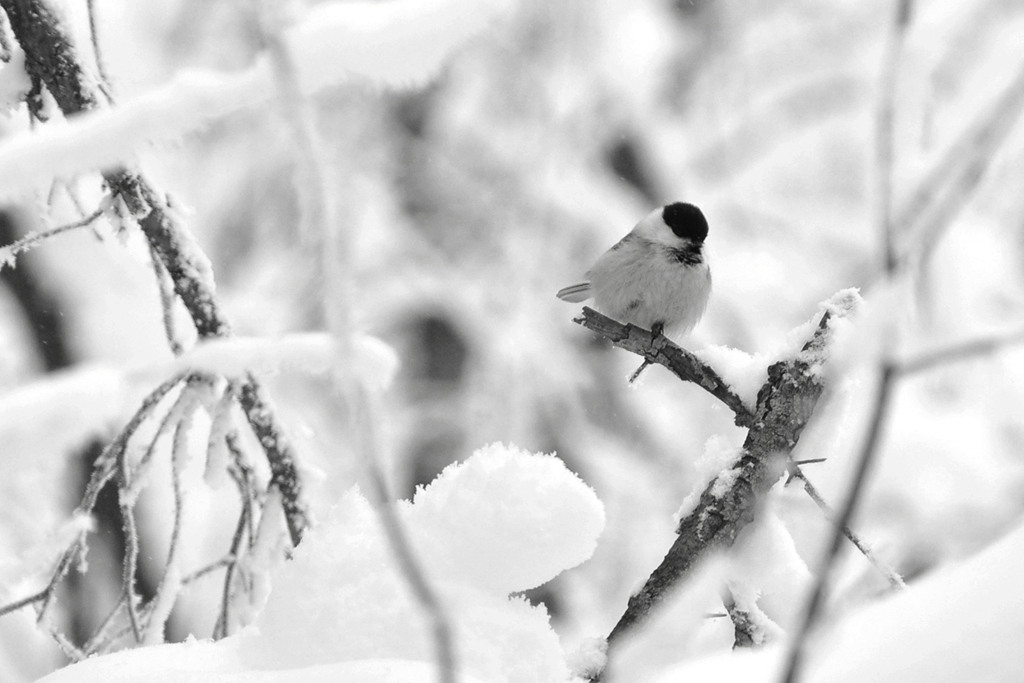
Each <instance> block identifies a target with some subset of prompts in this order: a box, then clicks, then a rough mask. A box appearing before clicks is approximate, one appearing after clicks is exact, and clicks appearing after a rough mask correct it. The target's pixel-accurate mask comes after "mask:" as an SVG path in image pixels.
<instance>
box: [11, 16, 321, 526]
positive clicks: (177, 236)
mask: <svg viewBox="0 0 1024 683" xmlns="http://www.w3.org/2000/svg"><path fill="white" fill-rule="evenodd" d="M0 7H2V8H3V10H4V11H5V12H6V14H7V17H8V18H9V19H10V22H11V28H12V30H13V32H14V35H15V38H16V39H17V40H18V42H19V44H20V45H21V47H22V49H23V50H24V52H25V59H26V61H25V68H26V71H27V72H28V74H29V76H30V77H32V78H33V79H34V80H35V81H37V82H40V83H43V84H45V86H46V88H47V89H48V90H49V91H50V93H51V94H52V95H53V98H54V100H55V101H56V102H57V105H58V106H59V107H60V109H61V111H62V112H63V113H64V115H65V116H66V117H67V116H71V115H74V114H80V113H83V112H89V111H96V110H98V109H100V108H102V106H103V103H104V102H105V100H106V98H105V97H104V96H103V93H102V92H101V91H100V89H99V87H98V86H97V82H96V79H95V78H91V77H90V75H89V74H88V73H87V69H85V68H84V67H83V62H82V60H81V58H80V55H79V54H78V52H77V51H76V50H75V47H74V43H73V41H72V40H71V39H70V38H69V36H67V35H66V34H65V28H64V26H63V25H62V24H61V22H60V21H59V20H58V18H57V17H56V16H55V15H54V13H53V11H51V9H50V8H49V7H48V6H47V4H46V3H45V2H42V0H0ZM104 179H105V180H106V183H107V185H108V186H109V187H110V189H111V191H112V192H113V194H114V195H115V196H116V197H118V198H120V199H121V200H123V201H124V203H125V205H126V206H127V207H128V209H129V211H130V212H131V214H132V216H133V217H134V218H136V219H137V220H138V221H139V226H140V228H141V229H142V232H143V234H144V235H145V237H146V240H147V241H148V243H149V245H150V248H151V249H152V250H153V252H155V254H156V255H157V256H158V257H159V260H160V261H161V262H162V264H163V267H164V268H165V269H166V270H167V272H168V273H169V274H170V278H171V281H172V283H173V287H174V292H175V293H176V294H177V295H178V297H179V298H180V299H181V301H182V303H183V304H184V305H185V308H186V309H187V310H188V312H189V314H190V316H191V317H192V321H193V323H194V324H195V327H196V331H197V332H198V334H199V337H200V338H201V339H207V338H211V337H224V336H228V335H230V333H231V327H230V325H229V323H228V321H227V318H226V317H225V316H224V314H223V311H222V310H221V308H220V306H219V303H218V299H217V297H216V294H215V289H214V282H213V277H212V273H211V269H210V265H209V261H208V260H207V258H206V255H205V254H204V253H203V251H202V249H200V247H199V245H198V244H197V243H196V240H195V238H194V237H193V236H192V234H191V232H190V231H189V230H188V228H187V226H186V225H185V224H184V222H183V221H182V220H181V219H180V218H179V217H178V215H177V213H176V212H175V211H174V210H173V208H172V207H171V206H170V205H169V203H168V202H167V201H166V199H164V198H163V197H162V195H161V193H160V192H158V191H157V190H156V189H155V188H154V187H153V186H152V185H151V184H150V183H149V181H148V180H147V179H146V178H145V177H144V176H143V175H142V174H140V173H137V172H134V171H129V170H126V169H120V170H110V171H107V172H106V173H105V174H104ZM240 403H241V405H242V408H243V410H244V411H245V414H246V417H247V418H248V420H249V423H250V425H251V426H252V429H253V432H254V433H255V434H256V437H257V439H258V440H259V442H260V445H261V446H262V447H263V450H264V452H265V454H266V457H267V460H268V461H269V462H270V467H271V471H272V472H273V478H272V480H271V486H274V487H276V488H278V489H279V490H280V491H281V493H282V495H283V497H284V511H285V514H286V516H287V522H288V530H289V534H290V536H291V540H292V543H293V544H296V545H297V544H298V543H299V541H300V540H301V539H302V534H303V532H304V531H305V529H306V527H307V526H308V524H309V521H308V515H307V513H306V510H305V503H304V502H303V501H302V500H301V498H300V493H301V484H300V481H299V474H298V470H297V468H296V464H295V453H294V450H293V447H292V445H291V441H290V440H289V439H288V437H287V436H286V435H285V432H284V429H283V426H282V425H281V424H280V422H279V420H278V418H277V416H276V415H275V413H274V412H273V411H272V410H271V408H270V406H269V402H268V398H267V396H266V394H265V392H264V391H263V390H262V389H261V387H260V386H259V385H258V384H256V382H255V380H254V379H252V378H249V379H248V381H247V382H246V383H244V384H243V386H242V387H241V392H240Z"/></svg>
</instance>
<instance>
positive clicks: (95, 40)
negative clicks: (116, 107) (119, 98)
mask: <svg viewBox="0 0 1024 683" xmlns="http://www.w3.org/2000/svg"><path fill="white" fill-rule="evenodd" d="M86 5H87V8H88V14H89V38H90V40H91V41H92V56H93V59H94V60H95V61H96V70H97V71H98V72H99V74H100V83H99V88H100V90H101V91H103V94H104V95H106V97H107V101H108V102H110V104H114V95H113V93H112V92H111V85H110V84H111V81H110V76H109V75H108V74H107V67H106V63H105V62H104V59H103V53H102V52H101V51H100V39H99V32H98V31H97V29H96V0H86Z"/></svg>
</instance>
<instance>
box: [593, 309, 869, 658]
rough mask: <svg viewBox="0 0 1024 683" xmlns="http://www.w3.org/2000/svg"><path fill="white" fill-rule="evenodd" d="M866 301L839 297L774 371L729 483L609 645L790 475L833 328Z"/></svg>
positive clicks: (711, 493)
mask: <svg viewBox="0 0 1024 683" xmlns="http://www.w3.org/2000/svg"><path fill="white" fill-rule="evenodd" d="M859 301H860V297H859V296H858V295H857V294H856V292H855V291H854V290H844V291H842V292H839V293H838V294H836V295H835V296H833V297H832V299H831V300H830V301H829V302H828V303H827V304H826V306H825V313H824V315H822V317H821V320H820V322H819V324H818V327H817V330H816V331H815V332H814V335H813V337H812V338H811V339H810V340H809V341H808V342H807V343H806V344H805V345H804V346H803V348H802V349H801V350H800V352H799V353H797V354H796V355H795V356H794V357H793V358H789V359H787V360H782V361H779V362H777V363H775V364H773V365H772V366H771V367H769V368H768V380H767V381H766V382H765V383H764V385H763V386H762V387H761V390H760V391H759V392H758V395H757V405H756V407H755V409H754V413H753V421H752V426H751V427H750V430H749V432H748V433H747V438H746V440H745V441H744V444H743V450H742V451H741V454H740V457H739V459H738V460H737V461H736V462H735V463H734V464H733V466H732V467H731V468H729V469H728V470H727V472H728V477H729V481H728V482H722V483H721V484H720V483H719V481H718V478H716V479H715V480H713V481H712V482H710V483H709V484H708V485H707V487H706V488H705V489H704V492H703V493H702V494H701V496H700V500H699V502H698V504H697V506H696V508H695V509H694V510H693V511H692V512H691V513H690V514H689V515H687V516H686V517H685V518H683V519H682V520H681V521H680V523H679V527H678V528H677V532H676V533H677V537H676V540H675V542H674V543H673V545H672V547H671V548H670V549H669V551H668V554H667V555H666V556H665V558H664V560H662V562H661V564H660V565H659V566H658V568H657V569H655V570H654V572H653V573H652V574H651V576H650V577H649V578H648V579H647V582H646V583H645V584H644V586H643V588H641V589H640V591H639V592H638V593H636V594H635V595H633V596H632V597H631V598H630V600H629V603H628V606H627V608H626V611H625V612H624V614H623V615H622V617H621V618H620V619H619V622H618V623H617V624H616V625H615V627H614V628H613V629H612V632H611V634H610V635H609V636H608V640H609V642H610V643H614V642H615V641H616V640H617V639H619V638H621V637H622V635H624V634H625V633H626V632H628V631H629V630H631V629H632V628H633V627H634V626H636V625H637V624H638V623H640V622H642V621H643V620H644V619H646V617H647V616H648V614H649V613H650V611H651V609H653V608H654V606H655V605H657V604H658V603H659V602H660V601H661V600H662V599H663V598H664V597H665V595H666V593H667V592H668V591H669V589H671V588H672V587H673V586H675V585H676V584H677V583H679V582H680V581H681V580H683V579H684V578H685V577H686V576H688V575H689V573H690V572H691V571H692V569H693V568H694V566H695V565H696V563H697V562H698V561H699V560H700V559H702V558H703V557H705V556H706V555H707V554H708V553H709V552H711V551H712V550H715V549H720V548H727V547H729V546H731V545H732V544H733V542H734V541H735V539H736V536H737V534H738V533H739V532H740V531H741V530H742V529H743V528H744V527H745V526H746V525H747V524H749V523H750V522H751V521H752V520H753V519H754V517H755V514H756V511H757V506H758V504H759V502H760V501H761V500H762V499H763V497H764V496H765V494H766V493H767V492H768V491H769V489H771V488H772V487H773V486H774V485H775V484H776V483H777V482H778V481H779V479H780V477H781V476H782V475H783V474H784V473H785V471H786V468H787V462H788V460H789V456H790V454H791V453H792V451H793V449H794V448H795V447H796V445H797V442H798V440H799V439H800V435H801V433H802V432H803V429H804V427H805V426H806V424H807V422H808V420H809V419H810V417H811V415H812V413H813V412H814V408H815V405H816V404H817V402H818V398H819V397H820V396H821V393H822V391H823V389H824V385H823V375H822V373H821V372H820V368H821V365H822V364H823V363H824V362H826V361H827V359H828V355H829V344H830V340H831V333H832V330H833V328H834V324H835V322H836V320H838V319H840V318H843V317H846V316H847V315H850V314H851V313H852V312H853V311H854V309H855V308H856V307H857V305H858V303H859ZM652 355H657V354H652ZM656 362H660V361H656ZM708 390H709V391H711V389H708ZM712 393H714V392H712ZM715 395H716V396H718V394H715ZM719 476H720V477H721V476H723V475H719Z"/></svg>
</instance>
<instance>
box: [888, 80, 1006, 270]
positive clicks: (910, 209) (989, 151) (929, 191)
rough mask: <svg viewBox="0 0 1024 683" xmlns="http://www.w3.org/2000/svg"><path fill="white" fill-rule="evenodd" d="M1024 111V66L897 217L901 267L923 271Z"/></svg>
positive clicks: (944, 157) (927, 177)
mask: <svg viewBox="0 0 1024 683" xmlns="http://www.w3.org/2000/svg"><path fill="white" fill-rule="evenodd" d="M1022 108H1024V66H1022V67H1021V68H1020V70H1019V71H1018V72H1017V75H1016V76H1015V77H1014V79H1013V81H1012V82H1011V83H1010V85H1009V86H1008V87H1007V89H1006V90H1005V91H1004V92H1003V93H1002V94H1001V95H1000V97H999V98H997V99H996V101H995V102H994V103H993V104H992V105H990V106H989V107H988V108H987V109H986V110H985V111H984V112H983V113H982V114H981V115H980V116H979V117H978V119H977V121H975V122H974V123H973V124H972V125H970V126H968V127H967V129H966V130H965V131H964V132H963V134H962V135H961V136H960V137H959V138H958V139H957V141H956V142H955V143H954V144H953V145H951V146H950V148H949V151H948V152H947V153H946V154H945V155H944V156H943V157H942V158H941V159H940V160H939V161H938V162H936V164H935V165H934V166H933V167H932V170H931V171H930V172H929V173H928V174H927V175H926V176H925V177H924V178H923V179H922V180H921V181H920V182H919V183H918V186H917V187H918V189H917V191H916V192H915V193H914V195H913V196H912V197H911V198H910V199H909V200H908V201H907V202H905V203H904V206H903V208H902V209H901V210H900V212H899V213H898V214H897V216H896V219H895V225H896V226H898V228H899V229H900V232H901V233H902V234H903V235H905V236H906V240H905V242H904V244H903V247H902V249H901V250H900V254H899V261H900V264H901V265H905V264H906V263H907V262H908V261H909V260H910V259H912V258H913V259H916V260H917V262H918V263H919V264H921V265H923V264H924V263H926V262H927V260H928V255H929V254H930V253H931V251H932V250H933V249H934V247H935V245H936V244H937V243H938V241H939V240H938V238H939V236H940V235H941V233H942V231H943V230H944V229H945V228H946V227H948V226H949V225H950V224H951V223H952V222H953V219H955V218H956V216H957V215H958V214H959V212H960V210H961V209H962V208H963V207H964V205H965V204H966V203H967V201H966V198H967V197H968V196H969V195H970V194H971V193H972V192H973V191H974V190H975V189H976V188H977V187H978V185H979V184H980V182H981V179H982V177H983V176H984V174H985V171H986V169H987V168H988V165H989V164H990V163H991V161H992V158H993V156H994V155H995V152H996V151H997V150H998V149H999V146H1000V145H1001V144H1002V142H1003V141H1004V140H1005V139H1006V137H1007V136H1008V135H1009V134H1010V132H1011V131H1012V130H1013V128H1014V125H1015V124H1016V122H1017V120H1018V118H1019V117H1020V114H1021V110H1022Z"/></svg>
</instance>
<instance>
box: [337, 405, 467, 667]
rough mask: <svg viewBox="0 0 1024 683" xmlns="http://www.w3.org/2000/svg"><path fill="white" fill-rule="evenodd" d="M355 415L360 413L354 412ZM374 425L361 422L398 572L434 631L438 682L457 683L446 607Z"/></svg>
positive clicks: (367, 418)
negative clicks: (398, 508)
mask: <svg viewBox="0 0 1024 683" xmlns="http://www.w3.org/2000/svg"><path fill="white" fill-rule="evenodd" d="M353 393H362V394H363V395H362V396H360V397H358V398H359V399H360V403H359V405H360V406H362V407H363V409H364V410H366V409H367V408H369V402H370V401H371V400H372V399H371V397H370V396H369V395H368V392H366V391H365V390H363V391H361V392H353ZM371 409H372V408H371ZM353 412H360V411H358V410H353ZM372 423H373V418H372V417H370V416H364V417H363V419H362V420H359V426H361V427H362V430H361V431H362V433H363V449H364V451H365V452H366V460H367V465H368V469H369V474H370V483H371V484H372V486H373V489H374V494H375V495H374V498H375V499H376V500H375V507H376V509H377V514H378V517H379V519H380V521H381V523H382V525H383V527H384V532H385V534H386V535H387V539H388V544H389V545H390V546H391V551H392V553H393V554H394V556H395V559H396V560H397V561H398V568H399V570H400V571H401V572H402V575H403V577H404V578H405V580H406V582H407V583H408V584H409V587H410V588H411V589H412V592H413V595H414V596H415V597H416V600H417V601H418V602H419V603H420V605H421V606H422V607H423V611H424V612H425V614H426V616H427V618H428V619H429V621H430V623H431V631H432V634H433V637H434V643H435V649H436V653H437V655H436V656H437V670H438V681H439V683H455V681H456V678H457V669H456V660H455V643H454V640H453V635H452V627H451V621H450V619H449V618H448V613H447V610H446V609H445V606H444V604H443V603H442V602H441V600H440V597H439V596H438V595H437V592H436V591H435V590H434V587H433V585H431V583H430V581H429V580H428V579H427V575H426V573H425V571H424V570H423V567H422V566H421V564H420V560H419V558H418V557H417V556H416V553H415V551H414V550H413V547H412V543H411V542H410V541H409V538H408V536H407V535H406V532H405V527H404V526H403V525H402V521H401V520H400V519H399V518H398V514H397V513H396V512H395V505H394V502H393V498H392V496H391V493H390V491H389V490H388V486H387V480H386V479H385V477H384V470H383V468H382V467H381V465H380V458H379V457H378V456H377V454H376V452H375V449H376V443H377V438H376V435H375V434H374V433H373V424H372Z"/></svg>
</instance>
